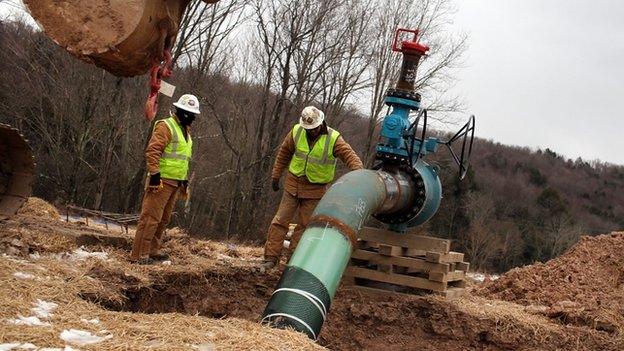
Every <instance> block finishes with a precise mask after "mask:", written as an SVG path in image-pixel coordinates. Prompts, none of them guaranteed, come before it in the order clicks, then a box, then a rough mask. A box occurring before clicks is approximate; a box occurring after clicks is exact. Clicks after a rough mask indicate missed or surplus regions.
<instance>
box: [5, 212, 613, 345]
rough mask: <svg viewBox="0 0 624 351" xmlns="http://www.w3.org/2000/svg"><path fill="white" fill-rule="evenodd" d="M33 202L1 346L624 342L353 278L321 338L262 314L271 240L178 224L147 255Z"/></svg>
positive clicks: (516, 310)
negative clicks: (231, 239) (206, 237)
mask: <svg viewBox="0 0 624 351" xmlns="http://www.w3.org/2000/svg"><path fill="white" fill-rule="evenodd" d="M28 211H29V210H28V209H26V210H24V211H23V212H22V214H20V215H18V216H15V217H14V218H12V219H11V220H8V221H4V222H0V254H3V255H2V256H0V281H1V283H2V284H0V350H9V349H11V347H13V349H15V350H17V349H18V347H22V348H29V347H30V348H31V349H36V348H39V349H40V350H44V348H46V347H47V348H57V349H59V350H63V348H65V349H66V350H70V349H74V350H76V349H80V350H247V349H250V350H314V349H323V347H325V348H328V349H332V350H360V349H366V350H380V349H384V350H442V351H443V350H575V349H578V350H584V349H585V350H622V349H624V342H623V340H622V337H621V332H620V329H618V328H616V329H614V330H604V328H602V329H601V328H597V327H596V325H587V324H579V323H566V321H565V320H561V319H559V318H554V317H553V316H552V315H549V314H548V313H543V309H542V308H536V307H535V304H534V303H525V304H524V303H517V301H516V302H509V301H501V300H496V299H493V298H492V297H490V296H487V294H484V295H486V296H475V295H471V294H470V295H468V296H466V297H464V298H461V299H458V300H453V301H445V300H443V299H441V298H437V297H418V296H404V295H398V294H392V295H378V294H370V293H365V292H360V291H359V290H351V289H350V288H341V289H340V290H339V292H338V294H337V295H336V298H335V299H334V301H333V303H332V306H331V312H330V315H329V319H328V321H327V323H326V325H325V326H324V329H323V332H322V333H321V337H320V339H319V342H318V344H314V343H312V342H311V341H310V340H308V339H307V338H306V337H305V336H304V335H302V334H299V333H296V332H292V331H284V330H275V329H271V328H268V327H264V326H261V325H260V324H259V323H258V319H259V316H260V314H261V313H262V310H263V308H264V307H265V304H266V302H267V301H268V299H269V297H270V294H271V292H272V289H273V287H274V286H275V284H276V282H277V280H278V279H279V271H273V272H268V273H264V272H261V271H259V270H258V269H257V263H258V261H259V260H260V257H261V249H260V248H255V247H248V246H242V245H236V244H234V243H217V242H210V241H200V240H195V239H193V238H189V237H188V236H186V235H185V234H184V233H182V232H180V231H178V230H170V231H169V233H168V240H167V241H166V242H165V245H164V251H165V252H167V253H169V254H170V255H171V262H170V263H167V264H160V265H154V266H136V265H131V264H129V263H128V262H127V261H126V259H125V257H126V255H127V250H128V249H129V246H130V242H131V236H127V235H124V234H121V233H119V232H107V231H105V230H104V229H102V228H93V227H87V226H85V225H80V224H77V223H65V222H63V221H60V220H58V219H57V218H56V217H55V216H52V217H45V216H41V215H40V214H39V215H37V214H35V215H32V214H28ZM47 211H48V212H50V211H49V210H47ZM131 234H132V233H131ZM501 279H504V278H501ZM477 289H479V287H477Z"/></svg>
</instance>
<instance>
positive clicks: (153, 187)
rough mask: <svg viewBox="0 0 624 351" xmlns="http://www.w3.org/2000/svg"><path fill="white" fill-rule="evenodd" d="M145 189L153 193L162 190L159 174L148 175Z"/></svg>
mask: <svg viewBox="0 0 624 351" xmlns="http://www.w3.org/2000/svg"><path fill="white" fill-rule="evenodd" d="M147 188H148V189H149V191H151V192H154V193H157V192H159V191H161V190H162V188H163V183H162V179H160V172H159V173H154V174H152V175H150V178H149V185H148V187H147Z"/></svg>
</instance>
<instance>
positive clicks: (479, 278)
mask: <svg viewBox="0 0 624 351" xmlns="http://www.w3.org/2000/svg"><path fill="white" fill-rule="evenodd" d="M466 275H467V276H469V277H470V278H472V279H474V280H476V281H478V282H479V283H483V281H484V280H485V274H482V273H474V272H470V273H468V274H466Z"/></svg>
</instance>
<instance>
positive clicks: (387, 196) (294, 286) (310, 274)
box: [262, 170, 414, 340]
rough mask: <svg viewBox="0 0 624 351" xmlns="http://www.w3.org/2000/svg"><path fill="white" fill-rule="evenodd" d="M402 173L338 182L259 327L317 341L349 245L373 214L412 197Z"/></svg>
mask: <svg viewBox="0 0 624 351" xmlns="http://www.w3.org/2000/svg"><path fill="white" fill-rule="evenodd" d="M407 179H408V177H407V176H406V175H404V174H403V173H400V172H397V173H395V174H391V173H388V172H384V171H371V170H358V171H353V172H350V173H348V174H346V175H344V176H343V177H341V178H340V179H338V181H336V182H335V183H334V184H333V185H332V186H331V188H329V190H328V191H327V193H326V194H325V196H323V198H322V199H321V201H320V202H319V204H318V206H317V207H316V209H315V210H314V213H313V214H312V219H311V222H310V224H308V227H307V229H306V230H305V232H304V233H303V236H302V238H301V241H300V242H299V244H298V245H297V249H296V250H295V252H294V254H293V256H292V258H291V260H290V262H289V263H288V266H287V267H286V269H285V270H284V273H283V275H282V278H281V279H280V281H279V283H278V285H277V288H276V289H275V291H274V292H273V295H272V296H271V299H270V301H269V303H268V305H267V307H266V309H265V310H264V313H263V318H262V321H263V322H268V323H270V324H271V325H273V326H276V327H278V328H285V327H292V328H294V329H295V330H298V331H300V332H304V333H306V334H308V336H309V337H310V338H312V339H315V340H316V338H317V337H318V335H319V333H320V330H321V327H322V325H323V322H324V321H325V318H326V316H327V313H328V312H329V307H330V303H331V300H332V299H333V297H334V294H335V293H336V289H337V288H338V284H339V283H340V279H341V277H342V273H343V272H344V270H345V269H346V267H347V264H348V262H349V258H350V257H351V251H352V247H353V243H355V241H356V240H357V233H358V232H359V231H360V229H362V226H363V225H364V221H366V219H367V218H368V216H369V215H371V214H373V213H393V212H396V211H398V210H401V209H403V208H405V207H407V206H409V204H410V203H411V202H412V199H413V198H414V194H413V190H412V188H413V187H412V186H410V182H409V181H407Z"/></svg>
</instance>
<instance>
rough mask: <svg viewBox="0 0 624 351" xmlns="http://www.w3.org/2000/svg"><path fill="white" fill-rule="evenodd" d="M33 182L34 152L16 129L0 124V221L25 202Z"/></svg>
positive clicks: (13, 212) (12, 213)
mask: <svg viewBox="0 0 624 351" xmlns="http://www.w3.org/2000/svg"><path fill="white" fill-rule="evenodd" d="M34 181H35V161H34V159H33V153H32V150H31V148H30V146H29V145H28V143H27V142H26V140H25V139H24V138H23V137H22V135H21V134H20V133H19V132H18V131H17V129H15V128H12V127H10V126H8V125H6V124H0V219H3V218H8V217H10V216H12V215H14V214H15V213H16V212H17V210H19V209H20V207H22V205H23V204H24V202H26V200H28V197H29V196H30V194H31V192H32V186H33V183H34Z"/></svg>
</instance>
